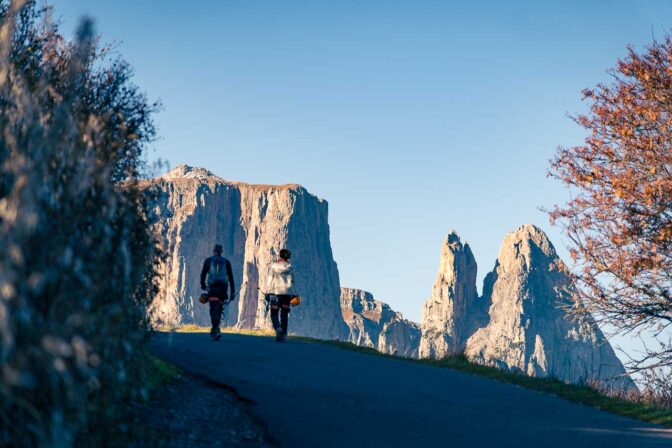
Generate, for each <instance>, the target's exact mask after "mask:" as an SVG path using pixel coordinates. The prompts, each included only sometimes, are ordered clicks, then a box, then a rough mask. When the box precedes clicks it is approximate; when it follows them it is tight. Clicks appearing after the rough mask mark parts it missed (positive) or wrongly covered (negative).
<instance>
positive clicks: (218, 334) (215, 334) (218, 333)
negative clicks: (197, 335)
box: [210, 328, 222, 341]
mask: <svg viewBox="0 0 672 448" xmlns="http://www.w3.org/2000/svg"><path fill="white" fill-rule="evenodd" d="M221 333H222V332H221V330H220V329H219V328H213V329H212V330H210V337H211V338H212V339H213V340H215V341H219V339H220V338H221V337H222V334H221Z"/></svg>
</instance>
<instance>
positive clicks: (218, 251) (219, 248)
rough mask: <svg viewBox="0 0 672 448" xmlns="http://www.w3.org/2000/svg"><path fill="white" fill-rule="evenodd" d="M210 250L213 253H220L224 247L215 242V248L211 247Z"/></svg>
mask: <svg viewBox="0 0 672 448" xmlns="http://www.w3.org/2000/svg"><path fill="white" fill-rule="evenodd" d="M212 251H213V252H214V253H215V255H222V252H223V251H224V248H223V247H222V245H221V244H215V248H214V249H212Z"/></svg>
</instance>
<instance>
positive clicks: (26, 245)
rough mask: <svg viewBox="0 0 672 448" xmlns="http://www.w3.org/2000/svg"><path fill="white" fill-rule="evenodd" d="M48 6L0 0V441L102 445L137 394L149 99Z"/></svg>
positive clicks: (146, 283) (146, 267)
mask: <svg viewBox="0 0 672 448" xmlns="http://www.w3.org/2000/svg"><path fill="white" fill-rule="evenodd" d="M49 15H50V11H49V10H48V9H40V8H38V7H37V6H36V2H35V1H27V2H26V1H25V0H24V1H16V0H14V1H11V2H10V1H4V0H0V445H2V446H63V447H66V446H104V445H109V444H110V441H111V440H113V439H112V437H114V436H118V435H119V434H123V431H124V429H125V428H126V426H125V425H124V422H123V419H124V418H125V415H124V414H126V413H127V409H126V408H125V407H127V401H128V400H132V399H133V398H134V397H137V396H139V395H141V394H142V393H143V392H144V390H143V384H144V366H143V363H144V359H145V357H144V356H143V341H144V340H145V339H146V335H147V332H146V326H145V319H146V318H145V315H146V314H145V307H146V305H147V304H148V301H149V300H150V297H151V296H152V292H153V288H154V286H155V284H154V274H155V271H154V269H155V266H156V262H157V252H156V250H155V241H154V236H153V234H152V231H151V227H150V216H149V212H148V206H147V198H145V197H143V196H142V195H141V194H140V193H139V192H138V189H136V188H135V182H136V180H138V178H139V177H140V176H141V175H142V173H143V172H144V170H145V169H146V164H145V162H144V161H143V157H142V155H143V152H144V150H145V148H146V145H147V143H149V142H150V141H152V139H153V138H154V136H155V128H154V125H153V122H152V120H151V115H152V113H153V112H154V111H155V110H156V107H157V106H156V105H155V104H152V103H149V102H148V101H147V100H146V98H145V96H144V95H143V94H141V93H140V91H139V90H138V88H137V87H136V86H135V85H134V84H132V83H131V82H130V78H131V74H132V73H131V70H130V67H129V66H128V64H126V63H125V62H124V61H123V60H121V59H114V58H111V57H110V52H109V49H107V48H104V47H100V46H99V45H98V40H97V38H96V37H95V36H94V34H93V31H92V24H91V22H90V21H86V20H85V21H83V22H82V24H81V26H80V28H79V31H78V33H77V36H76V39H75V41H74V42H67V41H66V40H65V39H63V37H62V36H61V35H60V34H59V31H58V27H57V26H56V25H55V24H54V23H53V22H51V21H50V19H49ZM120 398H122V399H121V400H120Z"/></svg>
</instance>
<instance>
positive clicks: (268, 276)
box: [264, 262, 273, 294]
mask: <svg viewBox="0 0 672 448" xmlns="http://www.w3.org/2000/svg"><path fill="white" fill-rule="evenodd" d="M271 266H273V263H272V262H271V264H270V265H269V266H268V269H266V291H264V292H265V293H266V294H270V293H271V281H272V277H273V273H272V272H271Z"/></svg>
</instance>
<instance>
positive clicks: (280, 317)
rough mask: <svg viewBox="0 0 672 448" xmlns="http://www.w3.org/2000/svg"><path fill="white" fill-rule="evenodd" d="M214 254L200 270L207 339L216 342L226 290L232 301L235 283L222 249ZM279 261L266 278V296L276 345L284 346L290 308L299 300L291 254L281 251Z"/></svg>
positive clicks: (269, 269) (229, 264) (273, 265)
mask: <svg viewBox="0 0 672 448" xmlns="http://www.w3.org/2000/svg"><path fill="white" fill-rule="evenodd" d="M214 252H215V254H214V255H213V256H212V257H210V258H207V259H206V260H205V262H204V263H203V269H202V270H201V289H202V290H203V291H207V294H206V295H207V297H208V301H209V303H210V321H211V323H212V329H211V330H210V336H211V337H212V338H213V340H219V338H220V337H221V332H220V329H219V325H220V323H221V319H222V309H223V307H224V304H225V303H226V301H227V300H228V296H227V287H228V289H229V290H230V291H231V300H233V298H234V297H235V290H236V288H235V283H234V280H233V272H232V270H231V263H230V262H229V260H227V259H226V258H224V257H223V256H222V245H221V244H217V245H215V249H214ZM279 255H280V256H279V258H278V259H277V260H276V261H274V262H273V263H271V265H270V266H269V268H268V273H267V275H266V291H265V293H266V296H265V299H266V301H267V302H269V304H270V309H271V322H273V328H274V330H275V335H276V338H275V340H276V341H277V342H284V340H285V338H286V337H287V324H288V320H289V311H290V309H289V307H290V304H298V301H300V299H299V298H298V296H297V295H296V293H295V290H294V274H293V272H292V265H291V263H290V262H289V259H290V258H291V256H292V253H291V252H290V251H289V250H287V249H282V250H281V251H280V254H279Z"/></svg>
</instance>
